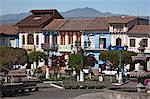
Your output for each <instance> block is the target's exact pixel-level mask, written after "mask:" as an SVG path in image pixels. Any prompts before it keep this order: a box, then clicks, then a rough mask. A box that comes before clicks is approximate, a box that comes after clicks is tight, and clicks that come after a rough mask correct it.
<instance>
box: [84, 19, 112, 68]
mask: <svg viewBox="0 0 150 99" xmlns="http://www.w3.org/2000/svg"><path fill="white" fill-rule="evenodd" d="M110 20H111V18H110V17H99V18H95V19H94V20H93V21H92V22H91V24H90V25H89V26H88V27H87V29H86V31H85V32H84V42H87V44H85V52H86V53H87V55H88V54H93V55H94V57H95V58H96V60H97V63H96V64H95V68H99V67H100V65H101V64H103V61H101V60H100V58H99V55H100V52H101V51H103V50H107V49H108V47H109V46H110V33H109V27H108V23H109V21H110Z"/></svg>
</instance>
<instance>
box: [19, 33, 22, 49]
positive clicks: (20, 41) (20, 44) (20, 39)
mask: <svg viewBox="0 0 150 99" xmlns="http://www.w3.org/2000/svg"><path fill="white" fill-rule="evenodd" d="M22 36H23V34H22V33H19V48H22Z"/></svg>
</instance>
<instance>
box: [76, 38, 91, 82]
mask: <svg viewBox="0 0 150 99" xmlns="http://www.w3.org/2000/svg"><path fill="white" fill-rule="evenodd" d="M87 44H88V47H89V46H90V44H91V42H90V41H88V42H86V41H85V42H84V48H87ZM75 46H76V47H77V52H78V51H80V52H81V68H80V77H79V81H84V72H83V54H84V49H82V47H81V43H80V41H76V42H75Z"/></svg>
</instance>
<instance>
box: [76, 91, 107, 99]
mask: <svg viewBox="0 0 150 99" xmlns="http://www.w3.org/2000/svg"><path fill="white" fill-rule="evenodd" d="M103 94H104V93H103V92H97V93H89V94H83V95H80V96H77V97H75V98H74V99H106V98H104V97H103Z"/></svg>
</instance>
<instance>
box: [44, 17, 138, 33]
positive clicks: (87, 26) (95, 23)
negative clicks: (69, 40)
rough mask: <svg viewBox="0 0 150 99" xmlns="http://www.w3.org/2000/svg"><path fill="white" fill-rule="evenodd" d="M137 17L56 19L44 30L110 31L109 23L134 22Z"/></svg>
mask: <svg viewBox="0 0 150 99" xmlns="http://www.w3.org/2000/svg"><path fill="white" fill-rule="evenodd" d="M135 18H136V17H132V16H114V17H97V18H95V19H70V20H68V21H67V20H63V19H61V20H59V19H56V20H54V21H52V22H51V23H49V25H47V26H46V27H45V28H44V30H58V29H59V31H81V30H88V31H90V30H91V31H93V30H94V31H101V30H105V31H108V28H109V23H127V22H129V21H131V20H134V19H135Z"/></svg>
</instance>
